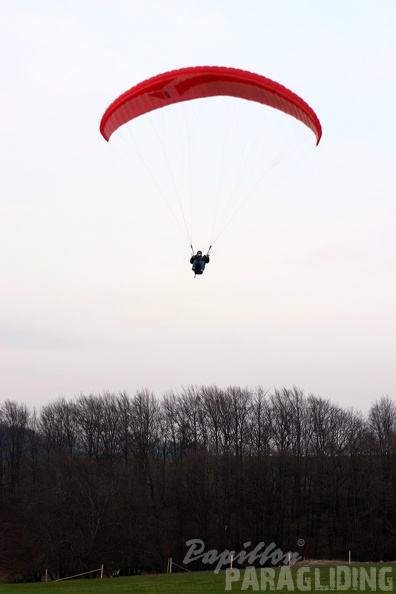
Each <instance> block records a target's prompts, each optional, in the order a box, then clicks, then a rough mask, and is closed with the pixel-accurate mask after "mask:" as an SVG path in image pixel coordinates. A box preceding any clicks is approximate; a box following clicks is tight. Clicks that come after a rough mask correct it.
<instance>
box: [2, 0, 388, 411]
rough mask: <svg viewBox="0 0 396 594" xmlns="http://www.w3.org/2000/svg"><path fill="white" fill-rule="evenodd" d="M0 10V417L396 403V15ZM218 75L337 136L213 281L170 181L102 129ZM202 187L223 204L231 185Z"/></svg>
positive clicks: (45, 7)
mask: <svg viewBox="0 0 396 594" xmlns="http://www.w3.org/2000/svg"><path fill="white" fill-rule="evenodd" d="M0 6H1V19H0V45H1V57H0V60H1V67H0V72H1V74H0V76H1V81H0V85H1V90H0V127H1V135H0V138H1V169H0V176H1V177H0V179H1V182H0V184H1V186H0V192H1V197H0V200H1V229H0V232H1V303H0V306H1V314H0V315H1V363H0V364H1V379H0V382H1V391H0V402H1V401H4V400H5V399H10V400H16V401H19V402H23V403H26V404H27V405H29V407H33V406H36V407H40V406H41V405H43V404H47V403H49V402H50V401H52V400H54V399H56V398H58V396H60V395H62V396H65V397H66V398H73V397H74V396H76V395H78V394H80V393H84V394H89V393H101V392H103V391H105V390H110V391H114V392H118V391H121V390H127V391H128V393H130V394H131V395H133V394H134V393H135V392H136V391H137V390H139V389H141V388H146V387H147V388H149V389H151V390H152V391H153V392H154V393H155V394H156V395H157V396H159V397H160V396H161V395H162V394H163V393H165V392H166V391H168V390H176V391H177V390H180V389H181V388H182V387H183V386H187V385H190V384H192V385H196V386H198V385H209V384H216V385H217V386H218V387H227V386H229V385H238V386H241V387H245V386H247V387H250V388H255V387H256V386H259V385H260V386H263V387H264V388H266V389H268V390H272V389H274V388H275V387H276V388H282V387H283V386H286V387H292V386H297V387H299V388H300V389H301V390H303V391H304V392H305V393H306V394H310V393H313V394H315V395H318V396H321V397H323V398H329V399H330V400H331V401H332V402H334V403H335V404H340V405H341V406H343V407H349V406H353V407H355V408H357V409H359V410H362V411H363V412H366V411H367V410H368V409H369V407H370V405H371V404H372V403H373V402H374V401H376V400H378V399H379V398H380V397H381V396H383V395H389V396H390V397H395V396H396V223H395V221H396V207H395V204H396V184H395V177H396V123H395V122H396V118H395V105H396V77H395V72H396V35H395V30H396V3H395V2H394V0H381V1H380V2H378V0H370V1H367V0H299V1H298V2H297V1H296V0H277V1H276V2H275V1H274V0H243V1H242V0H238V1H237V0H200V1H193V0H168V1H167V2H164V1H163V0H158V1H154V0H145V1H144V2H143V0H142V1H139V0H129V1H128V0H91V1H89V0H46V1H45V0H17V1H16V0H0ZM206 64H210V65H223V66H232V67H237V68H243V69H246V70H250V71H253V72H257V73H259V74H262V75H264V76H267V77H269V78H272V79H274V80H276V81H278V82H280V83H281V84H283V85H285V86H286V87H288V88H290V89H292V90H293V91H294V92H296V93H297V94H298V95H300V96H301V97H303V98H304V99H305V100H306V101H307V102H308V103H309V104H310V105H311V106H312V107H313V108H314V110H315V112H316V113H317V115H318V117H319V118H320V120H321V123H322V126H323V138H322V140H321V143H320V144H319V146H318V147H315V142H314V137H313V135H312V139H311V141H312V150H309V151H308V152H307V154H306V155H305V156H304V158H303V159H302V160H301V162H300V163H299V164H298V166H297V167H294V168H291V169H290V170H287V169H286V170H285V173H284V174H283V177H282V178H281V182H280V183H278V185H277V186H276V188H275V189H273V190H272V189H271V190H267V191H266V192H265V200H260V199H259V200H253V201H252V202H251V204H250V205H249V208H248V209H246V211H244V212H243V213H241V214H240V216H239V215H238V216H236V217H235V219H234V220H233V221H232V224H231V225H230V226H229V227H228V228H227V229H226V231H225V232H224V233H223V234H222V235H221V237H220V238H219V239H218V241H217V242H216V244H215V245H214V247H213V250H212V260H211V262H210V264H209V265H208V267H207V270H206V271H205V274H204V275H203V276H202V277H200V278H195V279H194V277H193V274H192V272H191V267H190V265H189V257H190V248H189V245H188V242H187V241H186V239H185V238H184V237H183V235H182V234H181V233H180V229H179V228H178V226H177V224H176V222H175V221H174V220H173V219H172V217H171V216H169V213H168V212H167V211H166V209H165V208H164V204H163V202H162V201H161V197H160V196H159V195H156V194H155V192H154V191H152V190H150V183H151V181H152V180H144V171H143V169H142V170H140V169H139V168H138V167H136V168H135V167H130V168H128V163H127V166H125V161H124V160H123V159H124V155H119V154H118V151H114V150H113V148H112V146H111V142H110V143H106V142H105V141H104V139H103V138H102V137H101V135H100V133H99V123H100V119H101V116H102V114H103V112H104V111H105V109H106V107H107V106H108V105H109V104H110V103H111V102H112V101H113V100H114V99H115V98H116V97H117V96H118V95H120V94H121V93H122V92H124V91H126V90H127V89H129V88H130V87H132V86H133V85H135V84H137V83H138V82H140V81H142V80H144V79H146V78H149V77H151V76H154V75H156V74H159V73H161V72H164V71H167V70H172V69H175V68H180V67H185V66H196V65H206ZM241 109H242V108H241ZM172 113H173V112H172ZM300 126H301V127H303V128H304V126H302V125H300ZM146 140H147V138H146ZM210 144H212V143H210ZM171 150H173V149H171ZM208 150H209V149H208ZM153 154H154V153H153ZM120 157H121V158H120ZM154 159H155V158H154ZM155 163H156V162H155V160H154V165H152V167H154V169H155V167H156V165H155ZM158 167H159V165H158ZM146 181H147V184H146V183H145V182H146ZM194 183H196V184H198V185H199V193H202V200H204V198H205V195H206V189H205V183H208V184H209V183H210V184H212V182H211V181H209V179H206V176H205V172H202V175H201V179H200V180H199V181H198V180H196V179H195V178H194ZM208 224H209V222H208ZM200 241H201V237H199V236H198V237H197V238H196V239H195V238H194V242H198V243H196V245H195V246H194V247H196V248H200V249H203V250H205V249H206V248H207V245H205V244H204V245H201V244H200V243H199V242H200ZM202 241H204V240H202Z"/></svg>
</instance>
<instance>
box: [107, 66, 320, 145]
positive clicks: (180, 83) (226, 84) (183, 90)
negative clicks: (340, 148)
mask: <svg viewBox="0 0 396 594" xmlns="http://www.w3.org/2000/svg"><path fill="white" fill-rule="evenodd" d="M219 95H228V96H231V97H238V98H240V99H247V100H249V101H256V102H258V103H262V104H264V105H268V106H269V107H273V108H274V109H278V110H280V111H283V112H284V113H286V114H289V115H291V116H293V117H294V118H297V119H298V120H300V121H301V122H302V123H303V124H305V125H306V126H308V128H310V129H311V130H312V132H313V133H314V134H315V136H316V144H319V141H320V138H321V136H322V128H321V125H320V122H319V119H318V118H317V116H316V114H315V112H314V111H313V110H312V109H311V107H310V106H309V105H308V104H307V103H305V101H304V100H303V99H301V98H300V97H298V95H296V94H295V93H293V92H292V91H289V89H287V88H286V87H284V86H282V85H280V84H279V83H277V82H274V81H273V80H270V79H269V78H265V77H264V76H261V75H259V74H254V73H252V72H247V71H245V70H239V69H236V68H225V67H221V66H195V67H192V68H181V69H179V70H172V71H171V72H165V73H164V74H159V75H158V76H154V77H153V78H149V79H148V80H145V81H143V82H141V83H139V84H137V85H136V86H135V87H132V88H131V89H130V90H129V91H127V92H126V93H124V94H123V95H121V96H120V97H118V99H116V100H115V101H114V102H113V103H112V104H111V105H110V106H109V107H108V108H107V110H106V112H105V113H104V115H103V117H102V121H101V124H100V132H101V134H102V135H103V137H104V138H105V140H109V139H110V137H111V135H112V134H113V132H115V131H116V130H117V129H118V128H119V127H120V126H122V125H123V124H125V123H126V122H128V121H130V120H132V119H133V118H136V117H138V116H140V115H143V114H145V113H148V112H149V111H153V110H154V109H159V108H161V107H165V106H166V105H171V104H173V103H179V102H181V101H189V100H191V99H202V98H204V97H215V96H219Z"/></svg>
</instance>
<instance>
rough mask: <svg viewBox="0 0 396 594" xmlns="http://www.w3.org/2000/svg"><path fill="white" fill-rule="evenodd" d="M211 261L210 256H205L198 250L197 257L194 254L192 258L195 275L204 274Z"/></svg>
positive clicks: (191, 262)
mask: <svg viewBox="0 0 396 594" xmlns="http://www.w3.org/2000/svg"><path fill="white" fill-rule="evenodd" d="M209 261H210V259H209V254H206V255H205V256H203V255H202V252H201V250H198V251H197V253H196V254H195V255H194V254H193V255H192V256H191V258H190V264H192V270H193V271H194V275H196V274H203V271H204V270H205V265H206V264H209Z"/></svg>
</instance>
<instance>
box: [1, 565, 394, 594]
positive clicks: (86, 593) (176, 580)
mask: <svg viewBox="0 0 396 594" xmlns="http://www.w3.org/2000/svg"><path fill="white" fill-rule="evenodd" d="M345 567H348V566H345ZM351 567H352V566H351ZM353 567H354V570H353V571H355V574H354V575H355V578H354V579H355V584H351V586H350V587H349V588H347V589H345V586H344V587H343V588H342V589H340V590H337V589H336V586H335V584H336V576H335V573H334V572H335V571H338V570H339V568H338V569H335V568H333V569H331V568H330V567H321V568H320V571H319V574H320V579H319V581H317V582H316V585H315V569H314V568H313V567H310V568H308V571H307V573H305V574H304V577H305V578H307V577H310V578H311V584H310V586H309V587H308V588H307V587H306V588H305V591H307V592H310V593H314V592H321V594H323V592H326V591H327V592H342V594H344V593H347V594H348V593H352V592H359V591H361V592H366V593H369V594H371V593H372V592H384V591H387V592H396V566H394V565H393V566H392V565H390V564H388V565H384V566H383V565H369V564H365V565H362V566H353ZM360 567H361V568H363V569H359V568H360ZM384 567H392V573H388V574H386V578H387V580H388V581H386V582H384V581H383V582H382V583H381V582H379V581H378V575H379V572H380V570H381V569H384ZM347 571H349V570H347ZM371 571H372V572H374V573H373V574H370V572H371ZM331 572H333V574H332V573H331ZM359 572H360V573H359ZM362 572H363V573H362ZM319 574H318V576H319ZM249 575H250V580H249V579H247V578H249ZM266 575H267V574H266ZM299 575H300V583H301V580H302V578H303V576H302V573H301V569H300V574H299ZM350 575H352V574H350ZM362 575H366V576H367V579H368V580H369V579H370V575H375V576H377V577H376V579H375V580H374V581H375V583H376V586H375V587H374V588H373V586H372V582H370V581H368V582H366V583H363V585H362V584H361V582H360V581H359V580H360V579H361V576H362ZM384 577H385V576H384ZM244 578H245V582H244V581H243V580H244ZM256 578H257V581H255V580H256ZM285 578H286V582H285ZM389 578H391V579H392V582H393V584H392V587H391V588H390V589H389V585H390V582H389ZM271 579H272V585H273V587H274V589H271V587H270V586H271V584H270V583H268V582H267V583H265V580H264V583H260V580H261V574H260V571H259V570H258V571H257V573H256V574H255V575H251V574H244V572H242V571H241V573H240V579H239V580H238V581H236V582H234V583H231V582H229V584H228V585H229V588H228V591H229V592H243V591H246V592H254V591H261V592H263V591H266V592H271V591H272V592H273V591H277V590H278V591H281V592H285V593H286V592H290V591H294V592H303V589H302V588H301V587H300V586H299V584H298V580H297V569H292V570H291V574H289V573H288V571H287V570H286V571H284V573H283V584H281V583H280V582H281V580H282V573H280V571H279V570H275V572H274V573H272V574H271ZM287 580H289V584H287ZM290 580H292V581H291V582H290ZM332 580H333V581H332ZM356 580H357V581H356ZM263 585H264V587H262V586H263ZM282 585H283V586H284V587H283V588H282ZM306 585H307V583H306V582H305V586H306ZM290 586H292V587H290ZM316 586H317V587H318V589H315V587H316ZM354 586H355V587H354ZM384 586H385V587H384ZM261 587H262V588H261ZM293 587H294V589H293ZM326 587H327V589H325V588H326ZM225 588H226V575H225V573H219V574H214V573H209V572H208V573H184V574H172V575H150V576H136V577H129V578H114V579H108V578H105V579H102V580H101V579H94V580H81V579H80V580H65V581H62V582H48V583H37V584H0V594H19V593H20V594H41V593H43V594H44V593H45V594H54V593H55V592H56V593H57V594H101V593H103V594H123V593H125V594H126V593H128V594H220V593H224V592H226V589H225ZM242 588H243V589H242ZM260 588H261V589H260Z"/></svg>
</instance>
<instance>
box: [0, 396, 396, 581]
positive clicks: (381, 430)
mask: <svg viewBox="0 0 396 594" xmlns="http://www.w3.org/2000/svg"><path fill="white" fill-rule="evenodd" d="M395 456H396V405H395V403H394V401H393V400H391V399H390V398H389V397H387V396H383V397H381V398H380V399H379V400H378V401H377V402H375V403H374V404H373V405H372V406H371V408H370V410H369V412H368V414H367V415H363V414H362V413H360V412H359V411H357V410H355V409H344V408H342V407H341V406H338V405H336V404H333V403H332V402H331V401H330V400H327V399H323V398H321V397H319V396H315V395H312V394H310V395H308V396H306V395H305V394H304V393H303V391H301V390H300V389H298V388H296V387H293V388H291V389H288V388H283V389H279V390H278V389H275V390H274V391H273V392H271V393H270V392H267V391H265V390H264V389H262V388H260V387H259V388H256V389H254V390H251V389H246V388H240V387H235V386H231V387H228V388H226V389H220V388H218V387H216V386H203V387H195V386H190V387H188V388H186V389H183V390H182V391H180V392H173V391H171V392H168V393H165V394H164V395H163V396H162V397H161V398H157V397H156V396H155V395H154V394H153V393H152V392H150V391H149V390H147V389H146V390H140V391H138V392H136V394H135V395H133V396H129V395H128V394H127V393H126V392H121V393H117V394H114V393H110V392H104V393H102V394H90V395H83V394H81V395H80V396H78V397H75V398H74V399H72V400H67V399H65V398H63V397H60V398H58V399H57V400H54V401H53V402H51V403H50V404H48V405H46V406H43V407H42V408H41V410H40V411H39V412H38V411H36V410H30V409H29V408H28V407H27V406H26V405H24V404H21V403H18V402H14V401H10V400H6V401H4V402H3V403H2V404H0V571H1V572H3V575H11V576H19V577H20V578H21V579H25V580H33V579H40V578H41V575H42V572H43V571H44V570H48V571H49V574H50V576H52V577H55V576H56V577H64V576H67V575H72V574H73V573H79V572H83V571H86V570H89V569H93V568H96V567H100V566H101V564H102V563H103V564H104V567H105V571H106V572H107V574H108V575H112V574H113V573H114V574H117V575H118V574H134V573H139V572H141V571H144V570H151V571H164V570H165V568H166V564H167V559H168V558H169V557H172V558H173V559H174V561H175V562H176V563H178V564H180V565H182V563H183V559H184V557H185V555H186V552H187V547H186V542H187V541H188V540H190V539H201V540H202V541H203V542H204V543H205V547H206V549H207V550H211V549H216V550H218V551H224V550H225V549H229V550H234V551H241V550H242V549H243V548H244V546H245V544H246V543H247V542H250V543H251V545H252V548H254V546H256V545H257V544H259V543H261V542H265V543H266V544H270V543H275V544H276V546H277V547H279V548H280V549H281V550H282V551H295V552H298V553H299V554H300V555H301V557H305V558H315V559H320V558H321V559H324V558H326V559H341V560H345V559H347V558H348V551H351V552H352V556H353V559H354V560H359V561H379V560H383V561H386V560H394V555H395V550H396V462H395V461H396V457H395ZM188 568H189V569H193V570H200V569H208V566H207V565H206V566H203V565H202V563H201V561H199V560H198V561H196V562H194V563H191V564H190V565H189V566H188Z"/></svg>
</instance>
